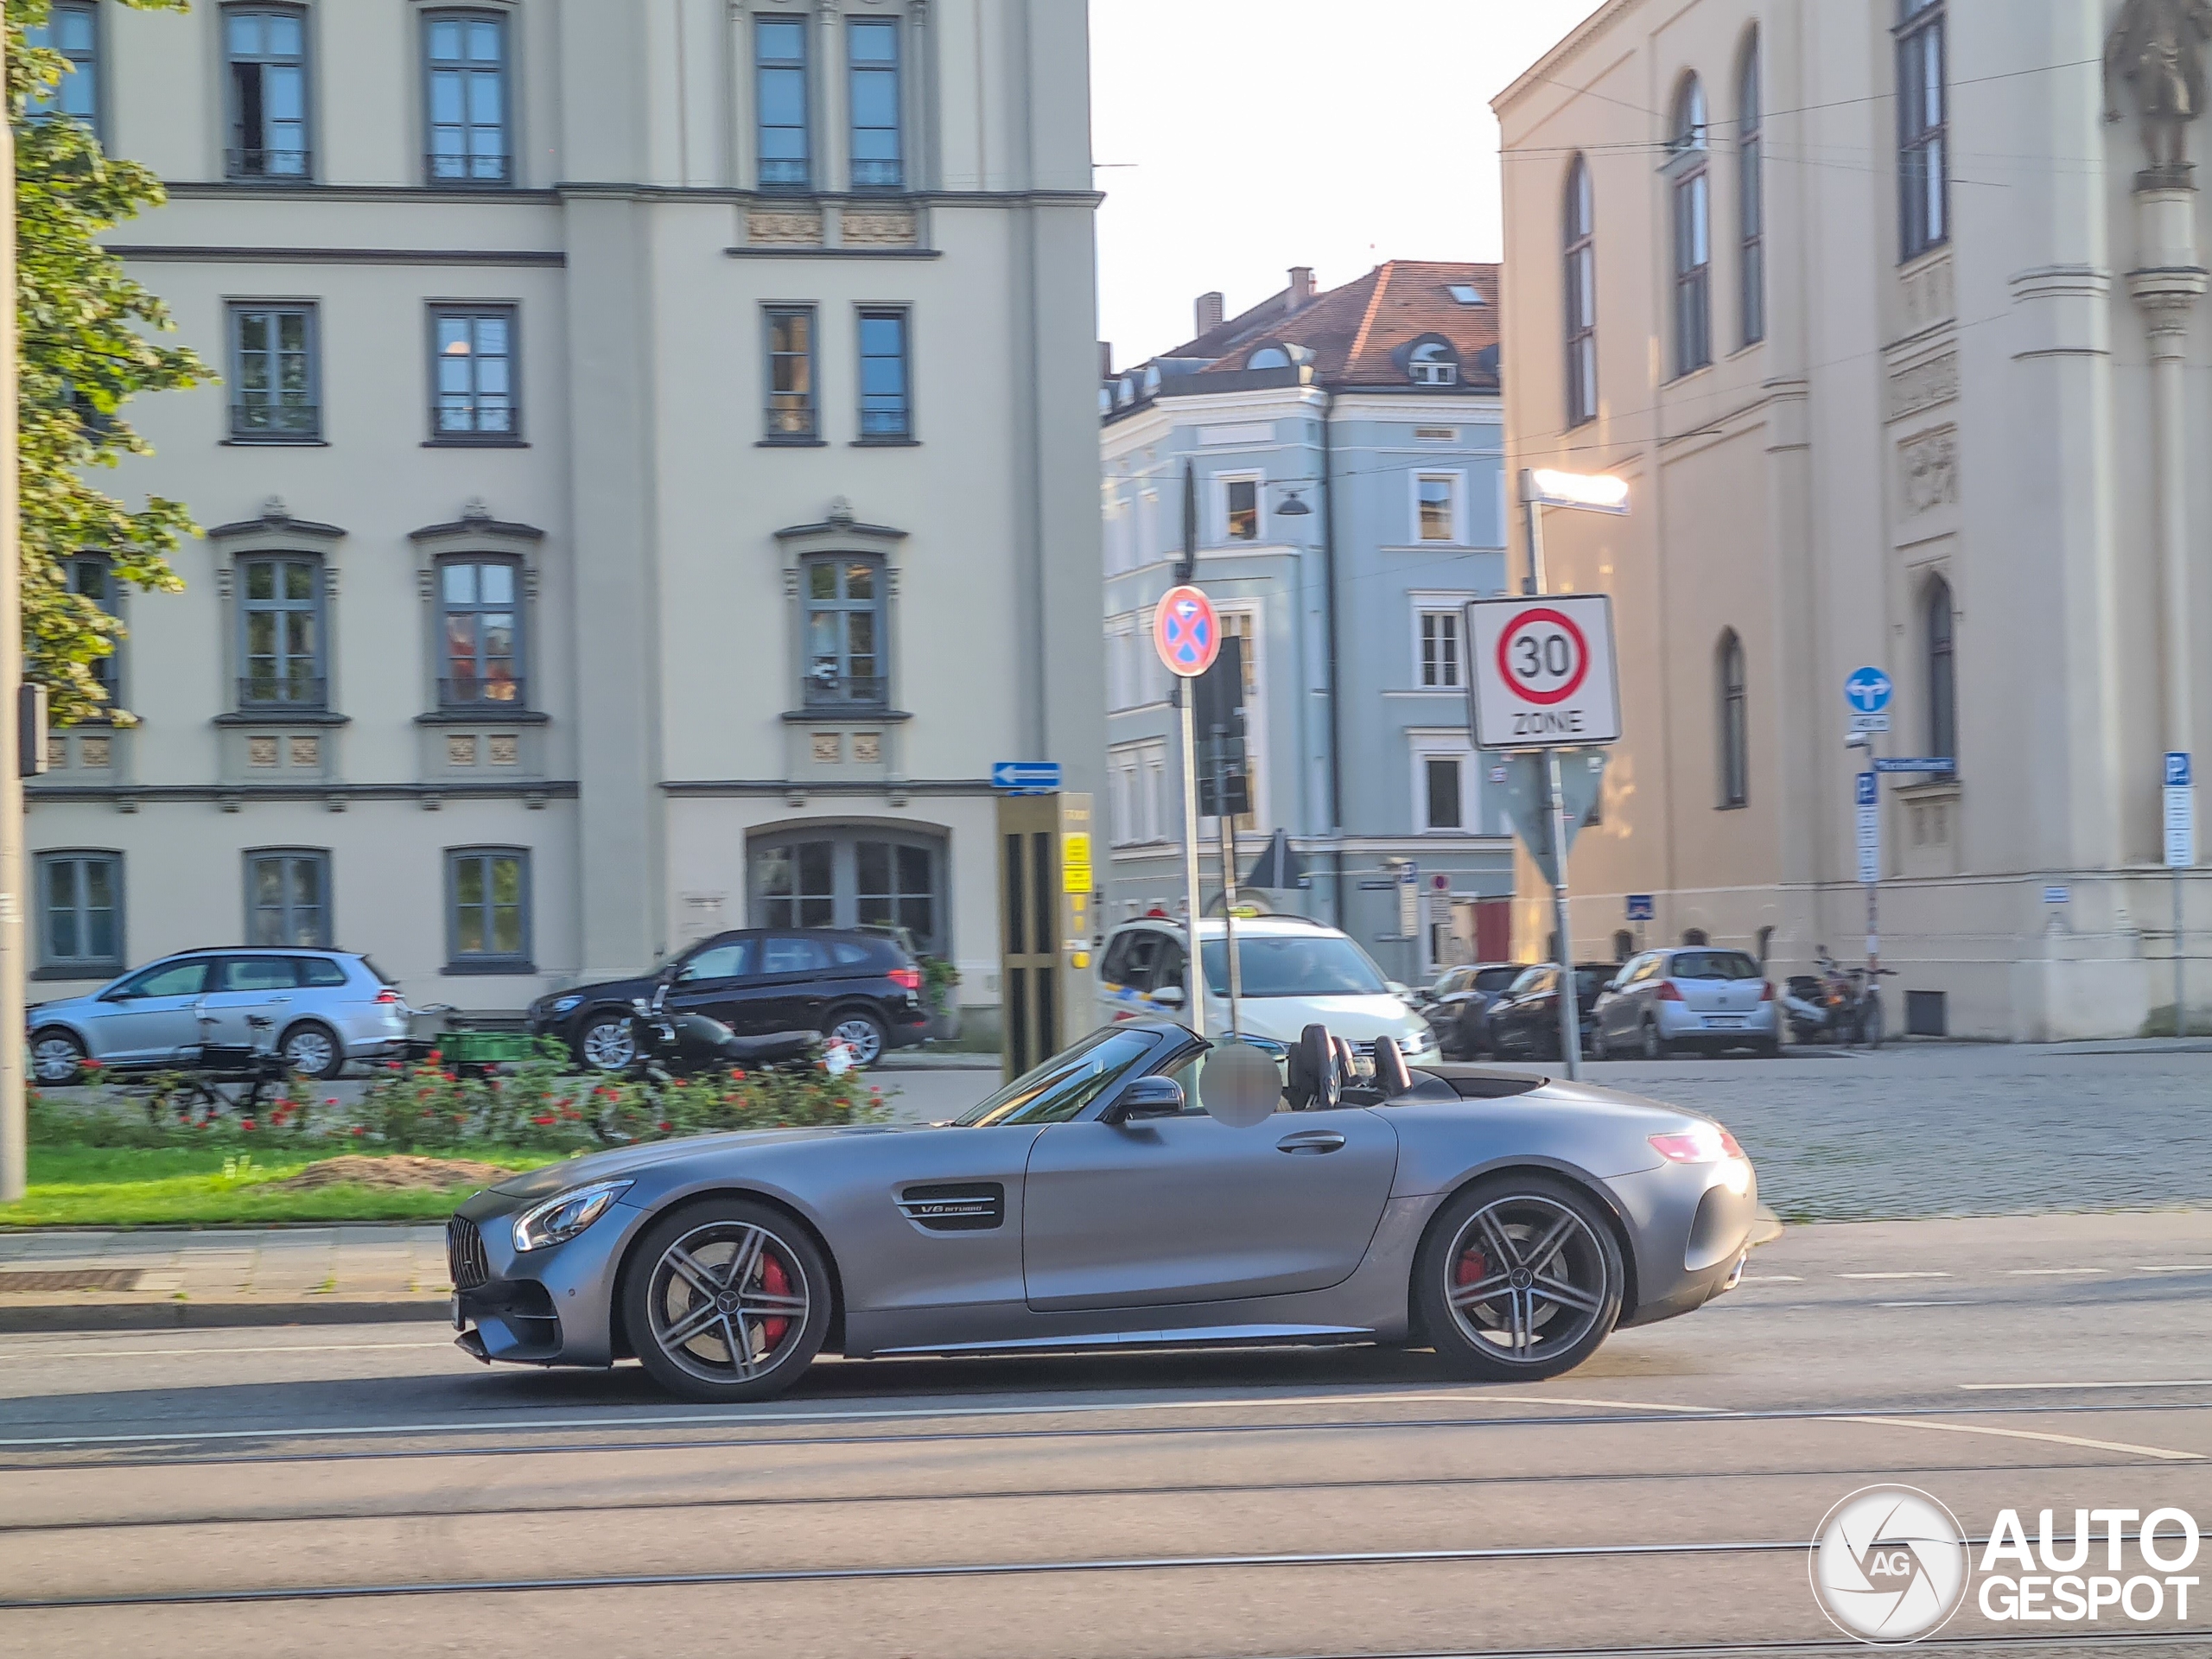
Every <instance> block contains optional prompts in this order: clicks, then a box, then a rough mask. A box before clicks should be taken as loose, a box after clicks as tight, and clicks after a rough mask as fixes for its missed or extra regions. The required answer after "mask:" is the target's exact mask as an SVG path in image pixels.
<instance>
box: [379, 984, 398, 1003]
mask: <svg viewBox="0 0 2212 1659" xmlns="http://www.w3.org/2000/svg"><path fill="white" fill-rule="evenodd" d="M399 1000H400V999H399V993H398V992H397V991H396V990H394V989H393V988H391V986H389V985H387V986H385V988H384V989H382V990H380V991H378V993H377V1001H379V1002H397V1001H399Z"/></svg>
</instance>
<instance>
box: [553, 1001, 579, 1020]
mask: <svg viewBox="0 0 2212 1659" xmlns="http://www.w3.org/2000/svg"><path fill="white" fill-rule="evenodd" d="M583 1005H584V1000H583V998H582V997H581V996H556V997H555V998H554V999H553V1007H552V1009H551V1012H552V1013H553V1014H554V1015H555V1017H556V1018H557V1017H559V1016H560V1015H562V1014H574V1013H575V1011H576V1010H577V1009H578V1008H581V1007H583Z"/></svg>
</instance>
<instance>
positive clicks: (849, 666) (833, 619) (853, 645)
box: [803, 557, 890, 709]
mask: <svg viewBox="0 0 2212 1659" xmlns="http://www.w3.org/2000/svg"><path fill="white" fill-rule="evenodd" d="M803 576H804V593H805V595H806V597H805V599H804V605H805V610H806V613H805V619H804V627H805V630H806V706H807V707H808V708H810V709H822V708H838V707H855V708H863V709H880V708H882V707H883V706H884V705H885V703H886V702H887V701H888V697H889V692H890V683H889V681H888V679H887V677H885V674H884V660H883V566H882V563H880V561H878V560H875V559H867V558H852V557H825V558H815V559H809V560H807V561H806V563H805V565H804V569H803Z"/></svg>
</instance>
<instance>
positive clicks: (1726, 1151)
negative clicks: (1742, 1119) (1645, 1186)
mask: <svg viewBox="0 0 2212 1659" xmlns="http://www.w3.org/2000/svg"><path fill="white" fill-rule="evenodd" d="M1651 1149H1652V1150H1653V1151H1654V1152H1656V1153H1657V1154H1659V1155H1660V1156H1661V1157H1662V1158H1664V1159H1667V1160H1669V1161H1670V1162H1673V1163H1677V1164H1717V1163H1719V1161H1720V1160H1722V1159H1723V1158H1741V1157H1742V1156H1743V1155H1744V1149H1743V1147H1739V1146H1738V1145H1737V1144H1736V1137H1735V1136H1734V1135H1731V1134H1729V1133H1728V1131H1727V1130H1726V1129H1724V1128H1721V1127H1720V1126H1719V1124H1718V1123H1700V1124H1698V1125H1697V1126H1696V1127H1695V1128H1689V1129H1685V1130H1683V1131H1681V1133H1680V1134H1676V1135H1653V1136H1652V1137H1651Z"/></svg>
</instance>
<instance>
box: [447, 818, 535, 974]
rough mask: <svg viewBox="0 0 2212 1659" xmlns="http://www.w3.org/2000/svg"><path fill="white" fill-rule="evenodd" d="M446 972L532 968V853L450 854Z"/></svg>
mask: <svg viewBox="0 0 2212 1659" xmlns="http://www.w3.org/2000/svg"><path fill="white" fill-rule="evenodd" d="M446 930H447V931H446V959H447V961H446V971H447V972H448V973H518V974H527V973H531V972H533V971H535V970H534V969H532V968H531V965H530V855H529V853H527V852H526V851H524V849H521V848H518V847H460V848H454V849H450V850H449V851H448V852H447V854H446Z"/></svg>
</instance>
